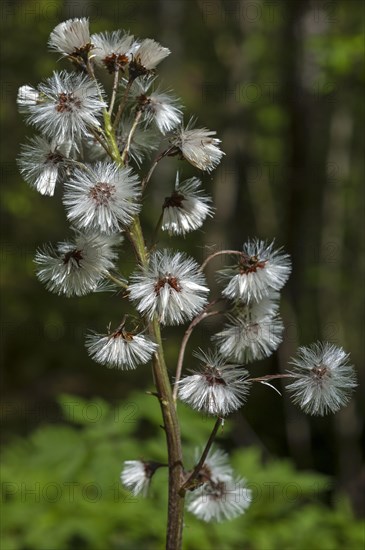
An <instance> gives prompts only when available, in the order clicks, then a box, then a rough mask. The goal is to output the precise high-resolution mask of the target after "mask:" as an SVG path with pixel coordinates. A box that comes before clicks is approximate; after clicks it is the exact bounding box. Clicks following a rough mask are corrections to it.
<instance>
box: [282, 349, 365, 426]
mask: <svg viewBox="0 0 365 550" xmlns="http://www.w3.org/2000/svg"><path fill="white" fill-rule="evenodd" d="M348 360H349V354H347V353H346V352H345V351H344V350H343V349H342V348H340V347H337V346H335V345H333V344H330V343H328V342H325V343H321V342H317V343H315V344H312V345H311V346H308V347H305V346H303V347H300V348H299V349H298V352H297V356H296V357H295V358H293V359H292V361H291V364H292V365H294V369H293V370H292V371H289V372H290V374H292V376H293V378H294V381H293V382H291V383H290V384H288V385H287V390H288V391H289V392H290V394H291V395H292V398H293V401H294V403H296V404H297V405H299V407H300V408H301V409H303V411H304V412H306V413H307V414H312V415H320V416H323V415H325V414H327V413H331V412H332V413H334V412H336V411H338V410H339V409H340V408H341V407H344V406H345V405H347V404H348V402H349V401H350V399H351V394H352V392H353V390H354V388H355V387H356V386H357V382H356V373H355V370H354V368H353V366H352V365H349V364H348Z"/></svg>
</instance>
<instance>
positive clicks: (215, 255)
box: [200, 250, 243, 271]
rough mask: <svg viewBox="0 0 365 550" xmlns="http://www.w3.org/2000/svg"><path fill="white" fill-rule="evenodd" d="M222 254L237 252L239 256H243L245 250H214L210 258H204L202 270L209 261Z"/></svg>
mask: <svg viewBox="0 0 365 550" xmlns="http://www.w3.org/2000/svg"><path fill="white" fill-rule="evenodd" d="M222 254H236V255H238V256H242V255H243V252H240V251H239V250H218V252H213V254H211V255H210V256H208V258H206V259H205V260H204V262H203V263H202V265H201V266H200V271H204V269H205V268H206V266H207V265H208V263H209V262H210V261H211V260H213V258H216V257H217V256H221V255H222Z"/></svg>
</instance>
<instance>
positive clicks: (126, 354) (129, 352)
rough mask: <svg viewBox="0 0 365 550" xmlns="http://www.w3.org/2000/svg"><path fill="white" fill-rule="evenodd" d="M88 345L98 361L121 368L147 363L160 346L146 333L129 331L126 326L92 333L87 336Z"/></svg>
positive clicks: (132, 367) (88, 348)
mask: <svg viewBox="0 0 365 550" xmlns="http://www.w3.org/2000/svg"><path fill="white" fill-rule="evenodd" d="M86 347H87V350H88V353H89V355H90V356H91V357H92V358H93V359H94V361H96V362H97V363H100V364H101V365H106V366H107V367H110V368H111V367H116V368H118V369H121V370H127V369H135V368H136V367H137V366H138V365H140V364H144V363H147V362H148V361H150V359H151V358H152V354H153V353H154V352H155V351H156V349H157V348H158V346H157V344H155V343H154V342H152V340H151V339H150V338H148V337H147V336H145V335H144V334H142V333H140V334H138V333H137V334H136V333H133V332H128V331H127V330H125V329H124V328H120V329H117V330H116V331H114V332H113V333H111V334H96V333H92V334H90V335H89V336H88V337H87V340H86Z"/></svg>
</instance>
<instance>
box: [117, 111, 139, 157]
mask: <svg viewBox="0 0 365 550" xmlns="http://www.w3.org/2000/svg"><path fill="white" fill-rule="evenodd" d="M141 116H142V111H141V110H138V111H137V113H136V116H135V118H134V121H133V124H132V127H131V129H130V130H129V134H128V138H127V143H126V144H125V147H124V150H123V153H122V156H121V159H122V162H123V164H125V163H126V161H127V160H128V153H129V149H130V147H131V143H132V139H133V135H134V132H135V131H136V128H137V126H138V124H139V121H140V120H141Z"/></svg>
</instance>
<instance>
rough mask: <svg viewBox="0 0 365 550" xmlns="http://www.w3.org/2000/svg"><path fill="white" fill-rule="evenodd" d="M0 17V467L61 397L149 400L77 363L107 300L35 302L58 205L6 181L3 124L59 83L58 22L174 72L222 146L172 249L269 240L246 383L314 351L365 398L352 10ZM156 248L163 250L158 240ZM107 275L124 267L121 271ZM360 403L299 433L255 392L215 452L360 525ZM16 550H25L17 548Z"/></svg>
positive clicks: (249, 5) (125, 376)
mask: <svg viewBox="0 0 365 550" xmlns="http://www.w3.org/2000/svg"><path fill="white" fill-rule="evenodd" d="M1 10H2V11H1V23H2V31H1V33H2V85H1V96H2V97H1V105H2V114H1V122H2V126H1V133H2V135H1V137H2V156H1V192H2V202H1V208H2V240H1V248H0V254H1V268H2V280H1V285H2V287H1V290H2V312H1V314H2V317H1V332H2V359H3V366H4V370H3V379H2V388H3V404H2V426H3V432H2V438H3V443H4V447H5V449H6V448H7V447H8V446H10V447H11V445H13V444H14V440H16V439H17V438H18V437H19V436H23V437H28V436H30V434H31V433H32V432H33V430H35V429H40V428H42V427H43V426H45V425H47V424H52V425H59V424H60V423H62V419H61V413H60V408H59V404H58V396H59V395H60V394H69V395H73V396H75V395H77V396H80V398H85V399H91V400H93V399H96V398H103V399H104V400H105V402H107V403H109V404H111V405H117V404H118V403H120V402H123V401H124V402H129V401H130V399H131V397H130V396H131V392H132V391H134V390H135V389H136V388H140V389H141V390H143V389H150V388H151V379H150V378H149V372H148V368H147V369H145V370H143V369H142V368H139V369H137V370H136V371H134V372H127V373H125V372H123V373H122V372H118V371H116V370H108V369H103V368H102V367H101V366H99V365H97V364H96V363H93V362H92V361H91V360H90V359H89V358H88V356H87V353H86V351H85V347H84V335H85V332H86V331H87V330H88V329H95V330H98V331H103V330H104V329H105V326H106V325H107V324H108V323H109V321H112V322H113V323H114V322H115V323H117V322H118V320H119V318H120V316H121V313H122V307H123V304H122V302H121V300H120V298H119V297H118V296H116V295H113V294H110V293H108V294H96V295H93V296H87V297H84V298H82V299H77V298H73V299H65V298H61V297H58V296H55V295H52V294H49V293H47V292H46V290H45V289H44V287H43V286H42V285H41V284H40V283H39V282H38V281H37V279H36V278H35V275H34V265H33V257H34V253H35V250H36V248H37V247H38V246H40V245H41V244H42V243H44V242H57V241H59V240H63V239H64V238H65V237H66V236H67V235H68V226H67V223H66V219H65V213H64V210H63V208H62V205H61V201H60V198H61V193H60V192H59V193H58V194H56V198H54V199H50V198H49V197H42V196H41V195H39V194H37V193H36V192H35V191H33V190H32V189H30V188H29V186H28V185H27V184H26V183H25V182H23V181H22V179H21V177H20V175H19V172H18V170H17V166H16V157H17V155H18V154H19V150H20V143H23V142H24V141H25V139H26V136H31V135H32V134H33V130H32V129H31V128H29V127H27V126H26V125H25V124H24V121H23V119H22V117H21V116H20V115H19V114H18V112H17V108H16V102H15V99H16V94H17V89H18V87H19V86H20V85H23V84H31V85H36V84H37V83H38V82H39V81H40V80H42V79H43V78H45V77H48V76H50V75H51V73H52V71H53V70H55V69H56V68H61V67H63V68H67V63H66V62H65V61H61V62H59V63H58V67H56V62H57V55H55V54H52V53H50V52H49V51H47V46H46V43H47V40H48V36H49V33H50V32H51V30H52V29H53V28H54V27H55V26H56V25H57V24H58V23H59V22H60V21H63V20H65V19H68V18H71V17H80V16H88V17H89V18H90V25H91V31H92V32H99V31H103V30H114V29H117V28H124V29H126V30H129V31H130V32H131V33H132V34H134V35H135V36H136V37H150V38H154V39H155V40H157V41H159V42H160V43H162V44H163V45H164V46H167V47H168V48H169V49H170V50H171V51H172V54H171V55H170V56H169V57H168V58H167V60H166V61H164V62H163V63H162V64H161V69H160V70H159V74H160V75H161V78H162V81H163V84H164V87H165V88H169V89H172V90H174V92H175V94H176V95H178V96H179V97H180V98H181V99H182V102H183V104H184V105H185V113H186V119H188V118H189V116H190V115H197V117H198V121H199V123H198V125H199V126H206V127H208V128H210V129H214V130H217V133H218V136H219V137H220V138H221V139H222V148H223V150H224V151H225V153H226V156H225V157H224V159H223V161H222V163H221V165H220V166H219V168H218V169H217V170H216V171H215V172H214V173H213V174H211V175H205V176H203V181H204V183H205V187H206V189H207V190H208V191H209V193H211V194H213V197H214V200H215V203H216V206H217V212H216V216H215V217H214V219H213V220H210V221H208V222H207V223H206V224H205V225H204V228H203V230H202V231H200V232H196V233H194V234H192V235H191V236H187V237H186V238H185V239H184V240H182V241H178V240H175V241H174V242H173V243H172V246H173V247H176V248H177V247H180V248H182V249H184V250H186V251H187V252H189V253H190V254H192V255H193V256H195V257H196V259H197V260H198V261H202V259H203V258H204V257H205V256H206V255H207V253H208V252H209V251H210V250H214V249H216V248H217V247H218V248H220V247H227V248H230V249H231V248H237V247H238V248H239V247H240V246H241V245H242V243H243V242H244V241H245V240H246V239H247V237H254V236H258V237H260V238H263V239H266V238H267V239H270V240H271V239H272V238H274V237H275V239H276V243H277V245H278V246H279V245H280V246H283V247H284V248H285V250H286V251H287V252H289V253H290V254H291V256H292V260H293V273H292V276H291V278H290V281H289V283H288V284H287V286H286V288H285V289H284V292H283V298H282V307H281V312H282V316H283V320H284V324H285V326H286V332H285V337H284V342H283V344H282V345H281V346H280V348H279V351H278V352H277V353H275V354H274V355H273V357H271V358H270V359H268V360H266V361H261V362H259V363H255V364H254V365H253V366H252V368H253V369H255V372H257V373H258V374H264V373H265V374H266V373H269V372H273V373H274V372H277V371H278V370H280V371H284V370H285V369H286V365H287V361H288V359H289V358H290V357H291V356H292V355H293V354H294V353H295V350H296V348H297V347H298V345H306V344H309V343H311V342H313V341H316V340H318V339H319V340H328V341H330V342H333V343H335V344H338V345H341V346H343V347H344V348H345V350H346V351H349V352H350V353H351V361H352V363H353V364H354V365H355V367H356V369H357V372H358V377H359V382H360V384H363V382H364V349H363V343H364V338H365V333H364V321H363V316H362V313H363V303H364V283H363V278H364V249H363V244H364V241H363V232H362V229H363V227H362V225H363V219H364V209H363V206H364V195H363V188H364V162H363V155H362V151H363V146H364V139H363V137H364V134H363V131H364V101H363V92H364V89H363V83H364V82H363V80H364V6H363V3H362V2H361V1H360V0H339V1H309V0H308V1H300V0H292V1H283V0H273V1H270V2H266V1H264V0H262V1H260V0H252V1H251V0H241V1H239V0H237V1H236V0H232V1H230V0H227V1H219V0H211V1H204V0H196V1H195V0H159V1H157V0H146V1H144V0H136V1H133V2H132V1H121V2H117V1H110V0H109V1H106V2H103V1H101V0H90V1H79V2H73V1H65V2H60V1H57V0H52V1H45V0H39V1H33V0H23V1H12V2H10V1H9V2H7V1H4V0H2V2H1ZM177 167H178V168H179V169H180V171H181V173H182V175H183V176H184V178H185V177H189V176H190V175H193V174H194V175H195V172H194V171H193V169H192V168H189V167H188V165H187V163H185V164H183V163H182V162H180V163H179V162H178V161H177V160H176V159H168V160H166V162H164V163H161V165H160V166H159V167H158V169H157V170H156V171H155V174H154V176H153V180H152V184H151V186H150V189H149V193H148V195H147V197H146V199H145V203H144V214H143V223H144V227H145V229H146V231H151V230H152V228H153V227H154V225H155V223H156V220H157V218H158V216H159V209H160V207H161V201H162V200H163V197H164V196H165V194H166V192H167V191H168V190H169V189H171V186H172V184H173V182H174V178H175V173H176V168H177ZM144 169H146V170H147V169H148V166H147V165H146V167H144ZM161 244H166V245H170V246H171V243H169V242H168V238H167V237H163V238H162V239H161ZM121 262H124V263H125V265H126V266H130V265H131V257H130V256H129V255H128V253H126V256H125V258H123V257H121ZM217 265H219V261H218V262H217V263H216V266H217ZM127 269H129V267H128V268H127ZM214 329H215V326H214V324H209V325H205V326H203V328H201V329H199V330H198V331H197V332H196V334H195V336H194V341H193V342H192V346H191V348H190V350H191V349H194V348H195V347H196V346H199V345H204V341H205V340H206V338H207V335H208V334H210V333H211V331H212V330H214ZM179 335H182V330H181V328H180V329H169V330H166V331H165V340H166V347H167V355H168V361H169V364H170V365H171V373H173V372H174V363H175V361H176V356H177V351H178V342H179V340H178V337H179ZM180 337H181V336H180ZM186 366H187V367H189V360H187V363H186ZM133 395H135V394H133ZM363 396H364V394H363V386H362V388H361V386H360V388H359V389H358V391H357V392H356V395H355V397H354V399H353V400H352V401H351V403H350V405H349V406H348V407H347V408H346V409H344V410H342V411H341V412H339V413H338V414H336V415H334V416H329V417H325V418H309V417H307V416H305V415H304V414H302V413H301V412H300V411H299V410H298V409H297V408H295V407H294V406H293V405H292V404H291V403H290V402H289V401H288V400H287V398H286V397H285V394H284V397H283V399H280V398H279V397H278V396H277V395H276V394H275V393H274V392H271V391H269V389H268V388H266V387H264V386H262V387H259V388H255V391H254V392H253V395H252V396H251V398H250V400H249V402H248V404H247V406H245V408H244V409H243V410H241V411H240V412H239V414H236V415H235V416H234V417H233V419H232V421H230V423H231V426H232V429H231V431H230V432H229V433H227V438H226V442H225V446H226V448H232V449H233V448H239V449H241V448H242V449H245V448H250V447H253V446H256V447H258V448H259V449H260V451H261V453H262V457H263V458H262V460H263V461H264V462H265V460H268V459H270V458H275V459H290V460H291V462H292V463H293V465H294V466H295V468H296V469H297V471H298V472H299V471H302V470H313V471H317V472H319V473H322V474H325V475H328V476H330V477H331V479H332V490H331V491H332V492H331V491H329V492H328V493H326V495H327V496H326V497H325V500H326V499H327V504H328V505H329V506H331V505H332V504H333V502H332V501H331V495H332V496H333V494H334V492H337V491H339V492H340V493H341V494H345V495H347V498H348V499H349V502H350V507H351V509H352V511H353V514H355V515H356V516H359V515H360V514H361V503H362V502H361V501H362V495H363V493H364V491H365V480H364V478H365V476H364V470H363V469H362V468H363V467H362V453H361V445H360V441H361V435H362V434H363V430H364V427H363V418H364V399H363ZM133 399H134V398H133ZM146 399H147V398H146ZM133 402H134V401H133ZM201 421H202V420H201V418H199V417H198V416H197V417H194V420H191V419H190V420H189V422H192V425H191V430H192V431H193V430H194V429H196V430H199V428H198V425H199V422H201ZM143 426H144V427H143V429H142V428H141V430H140V431H139V432H138V433H137V435H135V436H134V437H136V438H137V439H138V437H139V438H140V440H141V445H143V440H144V439H146V438H147V437H149V435H150V434H149V433H148V429H149V428H148V422H147V424H144V425H143ZM201 443H203V441H202V442H201ZM122 458H123V459H125V458H127V457H122ZM129 458H130V457H129ZM132 458H133V457H132ZM120 463H121V462H120ZM257 467H258V468H260V467H261V466H260V464H259V463H258V464H257ZM132 538H133V537H132ZM131 540H132V539H131ZM133 540H134V539H133ZM136 540H137V539H136ZM27 544H28V545H29V546H24V548H25V547H31V548H32V546H31V543H29V541H28V543H27ZM107 546H108V547H114V546H111V545H106V546H105V547H107ZM10 547H11V546H9V548H10ZM38 547H39V546H38ZM70 547H71V548H78V547H79V546H77V544H76V543H74V544H73V545H72V544H71V546H70ZM80 547H83V548H84V546H80ZM115 547H116V548H122V547H123V548H124V546H118V545H117V546H115ZM191 547H192V548H193V546H191ZM207 547H208V543H207ZM232 547H233V546H232ZM14 548H22V546H21V544H20V545H19V546H14ZM85 548H86V546H85ZM87 548H88V547H87ZM125 548H128V550H129V548H132V545H130V546H128V545H127V546H125ZM136 548H138V546H136ZM203 548H204V547H203ZM209 548H210V547H209ZM255 548H256V547H255ZM291 548H294V546H292V547H291ZM313 548H315V546H313ZM317 548H318V547H317ZM322 548H323V546H322ZM331 548H332V547H331ZM343 548H350V546H346V544H345V545H344V546H343ZM351 548H354V550H357V547H355V546H353V547H351Z"/></svg>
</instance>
